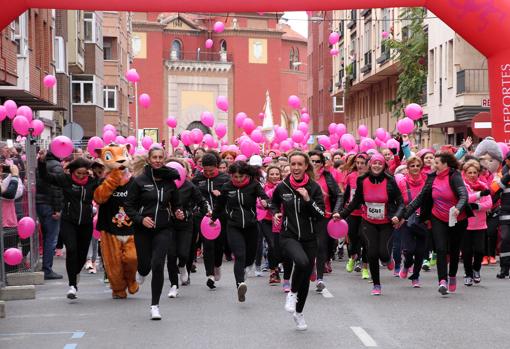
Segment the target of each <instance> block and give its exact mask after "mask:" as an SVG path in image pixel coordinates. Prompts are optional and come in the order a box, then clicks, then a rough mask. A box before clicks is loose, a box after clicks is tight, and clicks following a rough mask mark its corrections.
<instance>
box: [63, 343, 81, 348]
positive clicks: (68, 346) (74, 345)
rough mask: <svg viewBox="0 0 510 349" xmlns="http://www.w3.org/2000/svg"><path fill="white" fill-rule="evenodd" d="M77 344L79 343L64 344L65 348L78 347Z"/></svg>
mask: <svg viewBox="0 0 510 349" xmlns="http://www.w3.org/2000/svg"><path fill="white" fill-rule="evenodd" d="M77 346H78V344H76V343H69V344H66V345H64V349H76V347H77Z"/></svg>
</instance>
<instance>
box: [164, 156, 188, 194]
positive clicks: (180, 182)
mask: <svg viewBox="0 0 510 349" xmlns="http://www.w3.org/2000/svg"><path fill="white" fill-rule="evenodd" d="M166 167H169V168H173V169H174V170H176V171H177V173H179V179H176V180H175V186H176V187H177V189H179V188H180V187H182V185H183V184H184V182H185V181H186V170H185V169H184V167H183V166H182V165H181V164H180V163H178V162H175V161H170V162H169V163H167V164H166Z"/></svg>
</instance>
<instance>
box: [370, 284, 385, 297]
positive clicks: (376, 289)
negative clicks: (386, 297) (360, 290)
mask: <svg viewBox="0 0 510 349" xmlns="http://www.w3.org/2000/svg"><path fill="white" fill-rule="evenodd" d="M381 293H382V292H381V285H374V288H372V293H371V294H372V296H380V295H381Z"/></svg>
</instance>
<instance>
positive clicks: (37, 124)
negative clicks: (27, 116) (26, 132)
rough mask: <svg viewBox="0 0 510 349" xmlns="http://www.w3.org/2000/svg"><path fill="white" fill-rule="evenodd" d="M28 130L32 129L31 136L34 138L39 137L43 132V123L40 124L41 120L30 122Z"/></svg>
mask: <svg viewBox="0 0 510 349" xmlns="http://www.w3.org/2000/svg"><path fill="white" fill-rule="evenodd" d="M30 128H32V129H34V130H33V131H32V134H33V135H34V136H40V135H41V134H42V133H43V131H44V122H42V121H41V120H37V119H36V120H32V122H31V123H30Z"/></svg>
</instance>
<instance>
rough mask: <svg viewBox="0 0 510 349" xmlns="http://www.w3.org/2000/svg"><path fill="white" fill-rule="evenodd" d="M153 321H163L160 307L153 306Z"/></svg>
mask: <svg viewBox="0 0 510 349" xmlns="http://www.w3.org/2000/svg"><path fill="white" fill-rule="evenodd" d="M151 320H161V313H160V312H159V305H151Z"/></svg>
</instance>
